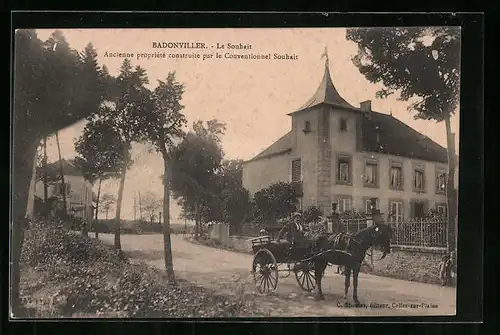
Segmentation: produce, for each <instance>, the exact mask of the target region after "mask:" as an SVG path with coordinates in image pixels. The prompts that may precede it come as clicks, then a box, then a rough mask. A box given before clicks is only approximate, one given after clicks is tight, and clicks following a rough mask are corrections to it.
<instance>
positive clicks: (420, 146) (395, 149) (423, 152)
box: [362, 111, 448, 163]
mask: <svg viewBox="0 0 500 335" xmlns="http://www.w3.org/2000/svg"><path fill="white" fill-rule="evenodd" d="M377 135H378V136H377ZM377 137H378V138H377ZM362 145H363V150H364V151H368V152H378V153H384V154H389V155H396V156H402V157H408V158H416V159H422V160H426V161H432V162H441V163H447V162H448V157H447V151H446V149H445V148H443V147H442V146H440V145H439V144H437V143H436V142H434V141H433V140H431V139H430V138H428V137H427V136H425V135H423V134H421V133H419V132H418V131H416V130H415V129H413V128H411V127H410V126H408V125H406V124H405V123H403V122H401V121H400V120H398V119H396V118H395V117H393V116H392V115H387V114H382V113H377V112H373V111H372V112H367V113H366V114H365V115H363V117H362Z"/></svg>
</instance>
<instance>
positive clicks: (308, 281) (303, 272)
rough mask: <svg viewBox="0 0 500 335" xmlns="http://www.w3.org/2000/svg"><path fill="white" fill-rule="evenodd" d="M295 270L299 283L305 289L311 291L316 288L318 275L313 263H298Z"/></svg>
mask: <svg viewBox="0 0 500 335" xmlns="http://www.w3.org/2000/svg"><path fill="white" fill-rule="evenodd" d="M294 272H295V278H296V279H297V283H299V286H300V287H301V288H302V289H303V290H304V291H307V292H311V291H313V290H314V289H315V288H316V277H315V275H314V268H313V266H312V264H310V263H298V264H296V265H295V271H294Z"/></svg>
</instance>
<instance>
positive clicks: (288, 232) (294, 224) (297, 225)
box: [277, 212, 304, 243]
mask: <svg viewBox="0 0 500 335" xmlns="http://www.w3.org/2000/svg"><path fill="white" fill-rule="evenodd" d="M301 220H302V214H300V213H299V212H296V213H294V214H293V215H292V220H289V221H288V222H287V223H286V224H285V226H284V227H283V228H281V230H280V232H279V233H278V237H277V241H278V242H280V240H281V239H283V237H286V238H285V240H284V241H286V242H289V243H297V242H299V241H301V240H302V239H303V238H304V227H303V225H302V222H301Z"/></svg>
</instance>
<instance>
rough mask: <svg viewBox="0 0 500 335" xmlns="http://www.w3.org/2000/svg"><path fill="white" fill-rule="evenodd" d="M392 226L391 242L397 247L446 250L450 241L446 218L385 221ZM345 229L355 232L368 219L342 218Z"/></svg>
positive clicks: (363, 226) (362, 227) (363, 225)
mask: <svg viewBox="0 0 500 335" xmlns="http://www.w3.org/2000/svg"><path fill="white" fill-rule="evenodd" d="M385 223H386V224H388V225H390V226H391V227H392V239H391V244H392V245H393V246H397V247H404V248H416V249H423V250H445V249H446V248H447V244H448V243H447V242H448V223H447V221H446V220H444V219H413V220H408V221H402V222H396V221H389V222H385ZM340 224H341V227H342V228H343V231H344V232H346V233H349V234H354V233H356V232H358V231H360V230H361V229H364V228H366V227H367V226H368V224H367V222H366V219H361V218H356V219H341V220H340Z"/></svg>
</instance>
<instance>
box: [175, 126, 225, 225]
mask: <svg viewBox="0 0 500 335" xmlns="http://www.w3.org/2000/svg"><path fill="white" fill-rule="evenodd" d="M224 130H225V125H224V124H222V123H220V122H218V121H217V120H211V121H209V122H207V126H206V127H205V126H204V125H203V122H201V121H199V122H195V123H194V124H193V131H192V132H190V133H188V134H187V135H186V137H185V138H184V140H183V141H182V142H181V143H179V144H178V145H177V146H176V147H175V148H173V149H172V151H171V157H172V161H171V169H172V170H171V171H172V184H171V186H172V191H173V195H174V198H176V199H182V200H180V203H181V204H182V206H183V209H184V213H185V214H187V215H188V216H192V217H194V218H195V220H196V224H197V226H198V227H199V226H200V221H201V216H203V217H205V218H208V219H213V220H214V221H220V219H221V217H220V211H219V210H220V208H219V207H218V206H217V203H216V202H215V201H214V200H215V199H216V198H217V196H216V194H217V179H216V175H215V173H216V171H217V169H218V168H219V167H220V165H221V162H222V158H223V151H222V148H221V146H220V135H221V134H223V133H224ZM202 212H203V214H202ZM197 215H198V216H199V217H197Z"/></svg>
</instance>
